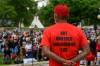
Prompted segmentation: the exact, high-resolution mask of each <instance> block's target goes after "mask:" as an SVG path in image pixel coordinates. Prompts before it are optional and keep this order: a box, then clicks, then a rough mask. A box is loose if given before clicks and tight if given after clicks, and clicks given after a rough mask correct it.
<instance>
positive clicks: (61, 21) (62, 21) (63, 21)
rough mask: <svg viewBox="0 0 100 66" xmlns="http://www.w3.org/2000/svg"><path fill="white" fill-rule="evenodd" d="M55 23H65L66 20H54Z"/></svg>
mask: <svg viewBox="0 0 100 66" xmlns="http://www.w3.org/2000/svg"><path fill="white" fill-rule="evenodd" d="M55 23H67V20H56V21H55Z"/></svg>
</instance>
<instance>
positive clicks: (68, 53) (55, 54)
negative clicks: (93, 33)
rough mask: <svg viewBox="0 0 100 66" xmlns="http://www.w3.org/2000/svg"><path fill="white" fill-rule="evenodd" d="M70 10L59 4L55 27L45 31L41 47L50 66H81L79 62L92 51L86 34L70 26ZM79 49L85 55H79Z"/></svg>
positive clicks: (56, 7)
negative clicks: (68, 19)
mask: <svg viewBox="0 0 100 66" xmlns="http://www.w3.org/2000/svg"><path fill="white" fill-rule="evenodd" d="M68 16H69V8H68V6H67V5H65V4H59V5H57V6H55V8H54V19H55V23H56V24H55V25H52V26H50V27H48V28H46V29H45V30H44V33H43V38H42V42H41V47H42V50H43V52H44V54H45V55H46V56H47V57H49V59H50V60H49V66H79V61H80V60H81V59H83V58H84V57H85V56H86V55H87V54H88V53H89V51H90V49H89V45H88V42H87V39H86V36H85V34H84V33H83V32H82V30H80V29H79V28H77V27H75V26H74V25H71V24H69V23H68V22H67V21H66V18H67V17H68ZM79 49H83V53H81V54H78V51H79Z"/></svg>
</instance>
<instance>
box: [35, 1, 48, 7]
mask: <svg viewBox="0 0 100 66" xmlns="http://www.w3.org/2000/svg"><path fill="white" fill-rule="evenodd" d="M35 1H38V8H41V7H42V6H46V4H47V1H48V0H35Z"/></svg>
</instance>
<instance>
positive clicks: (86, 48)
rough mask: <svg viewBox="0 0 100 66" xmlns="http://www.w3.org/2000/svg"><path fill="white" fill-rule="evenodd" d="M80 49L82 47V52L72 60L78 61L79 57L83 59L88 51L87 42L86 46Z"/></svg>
mask: <svg viewBox="0 0 100 66" xmlns="http://www.w3.org/2000/svg"><path fill="white" fill-rule="evenodd" d="M82 49H83V52H82V53H81V54H79V55H78V56H76V57H75V58H73V59H71V60H72V61H74V62H77V61H80V60H81V59H84V58H85V57H86V56H87V55H88V54H89V53H90V48H89V44H88V45H87V46H84V47H83V48H82Z"/></svg>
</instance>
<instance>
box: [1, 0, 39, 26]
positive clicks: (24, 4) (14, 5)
mask: <svg viewBox="0 0 100 66" xmlns="http://www.w3.org/2000/svg"><path fill="white" fill-rule="evenodd" d="M36 9H37V4H36V2H35V1H34V0H0V19H1V20H3V19H6V20H7V19H10V20H11V21H12V22H14V23H13V24H15V25H18V23H19V22H23V23H24V25H25V26H28V25H30V24H31V22H32V20H33V16H34V14H35V13H36Z"/></svg>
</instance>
